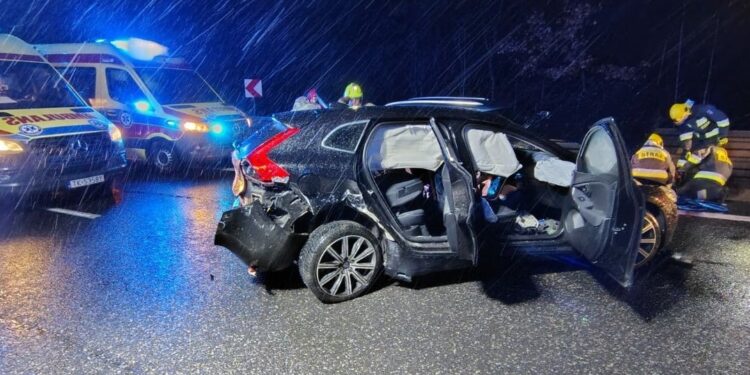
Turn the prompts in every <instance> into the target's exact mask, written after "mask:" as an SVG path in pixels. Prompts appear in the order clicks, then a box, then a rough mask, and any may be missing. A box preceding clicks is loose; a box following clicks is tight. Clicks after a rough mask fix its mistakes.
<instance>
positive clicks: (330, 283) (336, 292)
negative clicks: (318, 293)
mask: <svg viewBox="0 0 750 375" xmlns="http://www.w3.org/2000/svg"><path fill="white" fill-rule="evenodd" d="M376 261H377V258H376V254H375V247H374V246H373V245H372V243H370V241H369V240H367V239H366V238H364V237H361V236H356V235H350V236H345V237H342V238H339V239H338V240H336V241H333V242H332V243H331V244H330V245H328V247H327V248H326V249H325V251H323V253H322V254H321V255H320V258H318V262H317V264H316V277H317V281H318V285H320V287H321V288H322V289H323V290H324V291H325V292H326V293H328V294H329V295H331V296H335V297H345V296H349V295H352V294H354V293H356V292H357V291H359V290H361V289H363V288H367V287H368V286H369V285H370V283H371V282H372V280H373V276H374V274H375V266H376Z"/></svg>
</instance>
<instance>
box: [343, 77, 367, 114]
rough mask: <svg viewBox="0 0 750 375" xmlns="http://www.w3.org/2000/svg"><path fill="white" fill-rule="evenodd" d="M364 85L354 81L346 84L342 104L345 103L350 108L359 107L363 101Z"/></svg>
mask: <svg viewBox="0 0 750 375" xmlns="http://www.w3.org/2000/svg"><path fill="white" fill-rule="evenodd" d="M363 96H364V95H363V93H362V86H360V85H359V84H358V83H355V82H352V83H350V84H348V85H346V89H344V96H342V97H341V99H339V101H338V102H339V103H340V104H344V105H346V106H348V107H349V108H359V107H361V106H362V101H363V98H362V97H363Z"/></svg>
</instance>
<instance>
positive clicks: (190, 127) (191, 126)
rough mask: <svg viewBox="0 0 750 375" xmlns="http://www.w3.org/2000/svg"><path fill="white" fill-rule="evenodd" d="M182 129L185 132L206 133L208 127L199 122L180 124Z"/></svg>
mask: <svg viewBox="0 0 750 375" xmlns="http://www.w3.org/2000/svg"><path fill="white" fill-rule="evenodd" d="M182 129H183V130H185V131H186V132H194V133H208V125H206V124H204V123H201V122H192V121H188V122H184V123H182Z"/></svg>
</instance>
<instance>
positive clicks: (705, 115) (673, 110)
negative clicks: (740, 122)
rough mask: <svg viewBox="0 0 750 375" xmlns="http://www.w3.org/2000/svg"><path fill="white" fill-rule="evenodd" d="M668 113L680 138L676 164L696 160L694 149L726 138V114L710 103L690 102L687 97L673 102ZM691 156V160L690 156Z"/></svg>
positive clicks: (717, 142) (727, 139)
mask: <svg viewBox="0 0 750 375" xmlns="http://www.w3.org/2000/svg"><path fill="white" fill-rule="evenodd" d="M669 117H671V118H672V121H674V123H675V125H676V126H677V127H678V133H679V137H680V141H681V142H682V148H681V151H680V154H681V155H684V156H683V157H682V158H681V159H680V160H679V161H678V162H677V166H678V167H680V168H682V167H683V166H684V165H685V164H686V163H692V164H697V161H698V160H699V158H698V157H697V156H696V153H697V152H700V150H704V149H705V148H707V147H709V146H712V145H719V146H722V147H723V146H725V145H726V144H727V143H728V142H729V138H728V137H729V118H727V115H726V114H724V112H722V111H720V110H719V109H717V108H716V107H714V106H713V105H710V104H694V102H693V101H692V100H690V99H688V100H687V101H685V103H675V104H673V105H672V106H671V107H670V108H669ZM683 152H684V154H683ZM691 159H692V160H691Z"/></svg>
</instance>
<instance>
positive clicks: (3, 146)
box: [0, 139, 23, 155]
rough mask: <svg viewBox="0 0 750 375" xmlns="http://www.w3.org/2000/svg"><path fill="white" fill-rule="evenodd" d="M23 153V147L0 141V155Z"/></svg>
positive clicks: (18, 144)
mask: <svg viewBox="0 0 750 375" xmlns="http://www.w3.org/2000/svg"><path fill="white" fill-rule="evenodd" d="M19 152H23V146H21V144H20V143H17V142H13V141H9V140H4V139H0V155H8V154H17V153H19Z"/></svg>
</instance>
